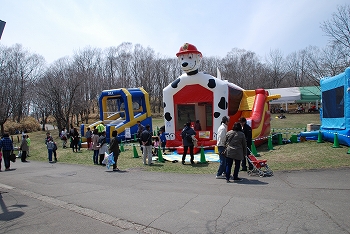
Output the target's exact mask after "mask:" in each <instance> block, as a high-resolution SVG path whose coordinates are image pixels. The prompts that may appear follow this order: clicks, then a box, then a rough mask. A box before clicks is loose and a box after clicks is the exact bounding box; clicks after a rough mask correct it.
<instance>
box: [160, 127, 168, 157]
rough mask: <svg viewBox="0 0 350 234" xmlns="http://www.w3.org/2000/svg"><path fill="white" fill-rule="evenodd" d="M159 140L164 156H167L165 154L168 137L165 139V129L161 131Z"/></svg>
mask: <svg viewBox="0 0 350 234" xmlns="http://www.w3.org/2000/svg"><path fill="white" fill-rule="evenodd" d="M159 140H160V142H161V147H162V150H163V154H166V153H165V145H166V137H165V131H164V129H163V128H161V129H160V130H159Z"/></svg>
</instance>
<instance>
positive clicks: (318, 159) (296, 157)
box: [14, 114, 350, 174]
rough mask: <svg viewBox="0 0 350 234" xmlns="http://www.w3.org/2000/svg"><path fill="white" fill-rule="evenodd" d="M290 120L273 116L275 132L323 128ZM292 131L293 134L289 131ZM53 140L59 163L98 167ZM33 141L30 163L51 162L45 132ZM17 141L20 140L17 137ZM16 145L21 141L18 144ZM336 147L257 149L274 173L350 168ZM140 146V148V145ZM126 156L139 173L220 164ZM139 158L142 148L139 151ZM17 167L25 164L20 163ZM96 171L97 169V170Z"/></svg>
mask: <svg viewBox="0 0 350 234" xmlns="http://www.w3.org/2000/svg"><path fill="white" fill-rule="evenodd" d="M285 115H286V117H287V118H286V119H276V118H275V117H276V116H277V114H273V115H272V119H271V126H272V128H273V130H274V131H275V132H283V133H285V132H287V131H290V133H288V134H283V136H284V137H290V136H291V135H292V134H296V133H295V132H296V131H299V132H300V131H304V130H305V128H306V125H307V124H309V123H314V124H320V119H319V115H318V114H285ZM163 125H164V122H163V119H154V120H153V128H154V129H156V128H157V127H161V126H163ZM286 129H289V130H286ZM51 133H52V136H53V137H54V139H55V140H56V142H57V143H58V146H59V147H58V151H57V154H58V163H68V164H85V165H91V166H94V165H93V163H92V151H88V150H86V149H82V152H81V153H73V152H72V150H71V149H70V148H66V149H63V148H62V145H61V141H60V140H59V138H58V131H57V130H53V131H51ZM29 136H30V139H31V147H30V156H31V157H29V158H28V160H36V161H47V150H46V145H45V144H44V139H45V132H33V133H30V134H29ZM14 139H16V137H14ZM15 142H16V145H19V143H17V140H15ZM332 145H333V143H330V142H325V143H317V142H316V141H306V142H302V143H301V142H299V143H293V144H284V145H274V149H273V150H268V147H267V144H263V145H261V146H259V147H257V151H258V153H259V154H260V155H261V157H260V158H263V159H267V163H268V165H269V166H270V168H271V169H272V170H273V171H278V170H303V169H320V168H339V167H349V166H350V154H347V152H348V150H349V148H348V147H345V146H343V147H341V148H333V147H332ZM136 146H137V144H136ZM124 148H125V152H122V153H121V155H120V157H119V160H118V168H120V169H122V170H125V169H128V170H130V169H137V170H145V171H162V172H174V173H191V174H214V173H215V172H216V171H217V168H218V163H216V162H209V163H207V164H195V165H193V166H191V165H182V164H181V163H171V162H165V163H160V162H155V163H154V164H153V166H151V167H149V166H144V165H143V164H142V158H141V157H139V158H134V157H133V156H134V155H133V145H132V144H131V145H125V147H124ZM136 149H137V150H138V153H139V155H141V152H140V151H139V147H136ZM16 163H21V162H20V160H17V162H16ZM95 167H96V166H95Z"/></svg>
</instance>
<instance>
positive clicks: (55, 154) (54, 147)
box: [52, 142, 57, 162]
mask: <svg viewBox="0 0 350 234" xmlns="http://www.w3.org/2000/svg"><path fill="white" fill-rule="evenodd" d="M52 153H53V158H54V159H55V162H57V144H56V142H54V143H53V149H52Z"/></svg>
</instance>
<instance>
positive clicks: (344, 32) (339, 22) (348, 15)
mask: <svg viewBox="0 0 350 234" xmlns="http://www.w3.org/2000/svg"><path fill="white" fill-rule="evenodd" d="M321 29H322V30H323V31H324V32H325V33H326V36H328V37H329V38H330V41H331V43H332V44H333V45H340V46H341V47H344V48H345V49H346V51H347V56H348V57H349V56H350V5H345V6H338V8H337V12H336V13H333V15H332V19H330V20H327V21H324V22H323V24H321ZM348 59H349V58H348Z"/></svg>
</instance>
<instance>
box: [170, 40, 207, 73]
mask: <svg viewBox="0 0 350 234" xmlns="http://www.w3.org/2000/svg"><path fill="white" fill-rule="evenodd" d="M176 56H177V57H178V59H179V62H180V65H181V69H182V70H183V71H184V72H186V73H187V74H188V73H191V72H194V71H198V68H199V65H200V63H201V61H202V53H201V52H199V51H198V50H197V48H196V47H195V46H194V45H192V44H189V43H185V44H184V45H183V46H181V47H180V50H179V52H178V53H177V54H176Z"/></svg>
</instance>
